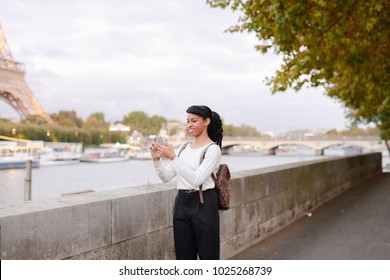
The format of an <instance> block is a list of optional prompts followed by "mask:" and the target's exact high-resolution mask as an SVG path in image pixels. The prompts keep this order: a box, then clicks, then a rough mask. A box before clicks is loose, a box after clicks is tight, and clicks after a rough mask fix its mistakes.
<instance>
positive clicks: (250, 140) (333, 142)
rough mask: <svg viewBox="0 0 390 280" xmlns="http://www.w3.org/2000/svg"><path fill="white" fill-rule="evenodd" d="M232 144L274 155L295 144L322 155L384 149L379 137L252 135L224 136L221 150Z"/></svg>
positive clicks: (230, 147) (179, 142) (229, 148)
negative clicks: (344, 149) (331, 151)
mask: <svg viewBox="0 0 390 280" xmlns="http://www.w3.org/2000/svg"><path fill="white" fill-rule="evenodd" d="M168 142H169V143H170V144H171V145H173V146H174V147H177V146H179V145H180V144H181V143H183V142H184V141H183V140H181V141H174V140H173V141H168ZM234 146H248V147H251V148H252V149H255V150H259V151H260V152H261V153H263V154H269V155H274V154H275V153H276V150H277V149H278V148H281V147H287V146H296V147H306V148H310V149H313V150H314V151H315V154H316V155H323V154H324V150H325V149H327V148H330V147H337V146H355V147H360V148H363V149H364V150H367V151H382V150H385V149H386V145H385V143H384V141H383V140H381V139H379V138H375V137H373V138H357V137H356V138H346V139H301V140H290V139H264V138H254V137H237V138H233V137H225V138H224V139H223V145H222V151H223V153H224V154H229V153H230V150H231V149H232V148H233V147H234Z"/></svg>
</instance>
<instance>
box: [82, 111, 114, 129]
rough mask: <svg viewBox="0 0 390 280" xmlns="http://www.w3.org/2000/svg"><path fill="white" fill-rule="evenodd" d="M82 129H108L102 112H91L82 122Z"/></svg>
mask: <svg viewBox="0 0 390 280" xmlns="http://www.w3.org/2000/svg"><path fill="white" fill-rule="evenodd" d="M83 128H84V129H92V128H94V129H99V128H100V129H108V124H107V123H106V120H105V116H104V113H101V112H96V113H93V114H91V115H90V116H89V117H88V118H87V120H86V121H85V123H84V124H83Z"/></svg>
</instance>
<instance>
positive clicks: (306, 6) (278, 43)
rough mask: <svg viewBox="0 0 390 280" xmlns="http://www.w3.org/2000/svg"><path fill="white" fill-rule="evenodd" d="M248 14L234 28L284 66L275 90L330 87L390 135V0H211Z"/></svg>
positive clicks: (274, 81)
mask: <svg viewBox="0 0 390 280" xmlns="http://www.w3.org/2000/svg"><path fill="white" fill-rule="evenodd" d="M207 2H208V3H209V4H210V6H212V7H221V8H230V9H232V10H234V11H237V12H239V13H241V14H242V16H241V17H240V20H239V22H238V23H237V25H235V26H233V27H231V28H230V31H231V32H243V31H248V32H253V33H255V35H256V36H257V38H258V40H259V45H258V46H256V48H257V50H258V51H260V52H262V53H267V52H270V51H274V52H275V53H277V54H280V55H282V56H283V64H282V65H281V69H280V70H278V71H277V72H276V74H275V76H274V77H271V78H269V79H268V84H269V85H270V86H271V87H272V91H273V92H274V93H275V92H279V91H285V90H286V89H288V88H293V89H295V90H296V91H299V90H300V89H301V88H302V87H303V86H305V85H306V86H311V87H318V86H324V87H325V88H326V92H327V94H328V95H329V96H331V97H333V98H336V99H338V100H340V101H341V102H343V104H344V105H345V106H346V107H347V108H349V109H351V110H353V112H354V117H355V118H363V119H365V120H366V121H368V122H371V121H373V122H375V123H376V124H377V125H378V127H379V129H380V130H381V131H382V132H383V137H385V139H390V138H389V133H388V129H389V126H390V124H389V122H390V118H389V116H390V84H389V83H390V77H389V72H390V47H389V38H390V28H389V26H390V2H389V1H387V0H365V1H361V0H346V1H324V0H307V1H296V0H246V1H245V0H208V1H207Z"/></svg>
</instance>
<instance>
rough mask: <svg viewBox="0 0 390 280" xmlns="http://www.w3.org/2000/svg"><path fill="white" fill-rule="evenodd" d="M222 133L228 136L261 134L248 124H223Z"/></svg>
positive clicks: (255, 135)
mask: <svg viewBox="0 0 390 280" xmlns="http://www.w3.org/2000/svg"><path fill="white" fill-rule="evenodd" d="M223 135H224V136H230V137H237V136H243V137H251V136H253V137H258V136H262V134H261V133H260V132H258V131H257V130H256V128H254V127H251V126H248V125H241V126H234V125H224V126H223Z"/></svg>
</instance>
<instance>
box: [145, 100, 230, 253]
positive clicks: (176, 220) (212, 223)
mask: <svg viewBox="0 0 390 280" xmlns="http://www.w3.org/2000/svg"><path fill="white" fill-rule="evenodd" d="M187 127H188V132H189V134H190V135H191V136H193V137H194V140H193V141H192V142H190V143H188V144H187V145H186V144H184V145H182V146H181V147H180V149H179V150H181V152H180V155H179V156H176V153H175V152H174V150H173V149H172V148H171V147H169V146H168V145H160V144H158V143H157V141H156V139H154V141H153V142H152V144H151V146H150V153H151V155H152V158H153V161H154V167H155V169H156V172H157V174H158V176H159V177H160V178H161V180H162V181H163V182H168V181H170V180H172V179H173V178H174V177H176V176H177V188H178V189H179V191H178V193H177V196H176V199H175V206H174V210H173V234H174V242H175V251H176V258H177V259H178V260H196V259H197V258H198V257H199V259H201V260H218V259H219V242H220V241H219V212H218V201H217V195H216V192H215V190H214V181H213V179H212V177H211V173H213V172H214V173H216V172H217V170H218V166H219V164H220V160H221V147H222V138H223V130H222V121H221V119H220V117H219V115H218V114H217V113H216V112H213V111H211V110H210V108H209V107H207V106H198V105H194V106H191V107H189V108H188V109H187ZM215 144H216V145H215ZM206 148H207V152H206V153H205V154H204V159H203V161H202V163H201V164H200V161H201V157H202V154H203V152H204V150H205V149H206ZM162 157H164V158H167V159H169V160H170V162H169V163H168V164H167V165H163V163H162V162H161V161H160V159H161V158H162ZM200 185H202V190H203V192H202V193H203V200H204V201H203V203H201V200H200V196H199V186H200Z"/></svg>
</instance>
